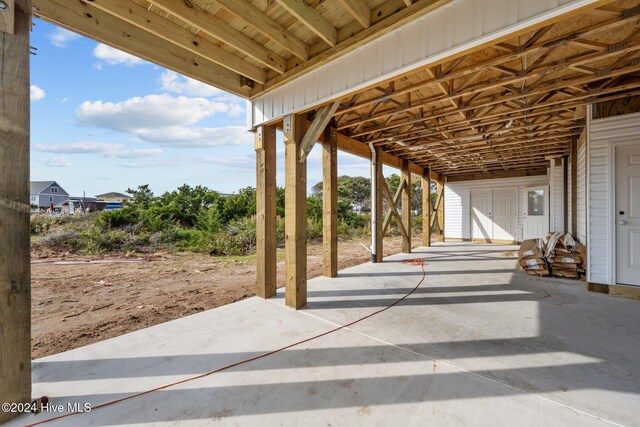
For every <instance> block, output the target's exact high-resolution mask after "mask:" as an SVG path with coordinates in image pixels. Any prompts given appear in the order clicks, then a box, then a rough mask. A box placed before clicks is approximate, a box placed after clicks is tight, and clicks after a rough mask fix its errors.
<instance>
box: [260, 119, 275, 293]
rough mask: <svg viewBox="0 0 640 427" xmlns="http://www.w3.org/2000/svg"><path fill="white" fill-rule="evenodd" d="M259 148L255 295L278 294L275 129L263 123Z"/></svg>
mask: <svg viewBox="0 0 640 427" xmlns="http://www.w3.org/2000/svg"><path fill="white" fill-rule="evenodd" d="M255 149H256V273H257V277H256V294H257V295H258V296H259V297H260V298H270V297H272V296H274V295H275V294H276V285H277V282H276V264H277V259H276V254H277V249H276V128H275V126H260V127H258V128H257V129H256V132H255Z"/></svg>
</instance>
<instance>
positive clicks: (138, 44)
mask: <svg viewBox="0 0 640 427" xmlns="http://www.w3.org/2000/svg"><path fill="white" fill-rule="evenodd" d="M449 1H451V0H417V1H416V2H415V3H413V4H412V2H411V1H409V0H386V1H382V0H305V1H303V0H275V1H266V0H90V1H89V0H87V1H84V0H77V1H64V0H33V5H34V13H35V15H36V16H37V17H39V18H42V19H44V20H47V21H50V22H53V23H55V24H57V25H60V26H62V27H64V28H67V29H69V30H71V31H75V32H78V33H81V34H84V35H85V36H88V37H91V38H94V39H96V40H99V41H101V42H103V43H105V44H108V45H110V46H113V47H116V48H118V49H121V50H124V51H126V52H129V53H131V54H133V55H136V56H139V57H142V58H145V59H147V60H149V61H151V62H155V63H157V64H159V65H162V66H165V67H167V68H171V69H174V70H176V71H179V72H181V73H184V74H187V75H189V76H190V77H193V78H196V79H198V80H201V81H203V82H206V83H209V84H211V85H213V86H216V87H218V88H220V89H223V90H225V91H228V92H231V93H234V94H236V95H239V96H242V97H244V98H252V97H255V96H258V95H259V94H260V93H262V92H263V91H264V90H267V89H271V88H275V87H277V86H278V85H280V84H283V83H285V82H287V81H289V80H291V79H293V78H294V77H296V76H298V75H300V74H301V73H305V72H308V71H309V70H311V69H313V68H315V67H318V66H320V65H322V64H323V63H325V62H326V61H329V60H331V59H333V58H336V57H338V56H340V55H341V54H343V53H345V52H347V51H349V50H352V49H354V48H356V47H358V46H360V45H362V44H364V43H366V42H368V41H369V40H372V39H374V38H376V37H378V36H380V35H382V34H384V33H386V32H388V31H392V30H393V29H395V28H397V27H398V26H400V25H402V24H404V23H406V22H408V21H409V20H411V19H415V18H417V17H419V16H421V15H424V14H425V13H428V12H429V11H431V10H433V9H435V8H437V7H439V6H441V5H443V4H446V3H448V2H449Z"/></svg>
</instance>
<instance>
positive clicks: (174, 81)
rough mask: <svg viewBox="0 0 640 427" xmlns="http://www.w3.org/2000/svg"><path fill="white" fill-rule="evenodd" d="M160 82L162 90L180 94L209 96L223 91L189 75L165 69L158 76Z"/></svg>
mask: <svg viewBox="0 0 640 427" xmlns="http://www.w3.org/2000/svg"><path fill="white" fill-rule="evenodd" d="M159 82H160V84H161V85H162V90H166V91H167V92H175V93H179V94H181V95H189V96H196V97H211V96H218V95H221V94H223V92H222V91H221V90H220V89H218V88H215V87H213V86H210V85H208V84H205V83H202V82H199V81H198V80H194V79H192V78H190V77H185V76H181V75H180V74H178V73H176V72H174V71H170V70H167V71H165V72H164V73H162V75H161V76H160V79H159Z"/></svg>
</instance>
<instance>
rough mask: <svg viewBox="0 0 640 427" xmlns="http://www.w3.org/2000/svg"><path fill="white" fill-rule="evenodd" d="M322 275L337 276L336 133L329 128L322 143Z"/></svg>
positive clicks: (333, 129)
mask: <svg viewBox="0 0 640 427" xmlns="http://www.w3.org/2000/svg"><path fill="white" fill-rule="evenodd" d="M322 255H323V274H324V275H325V276H326V277H336V276H337V275H338V131H337V130H336V129H335V128H329V129H327V130H326V132H325V138H324V142H323V143H322Z"/></svg>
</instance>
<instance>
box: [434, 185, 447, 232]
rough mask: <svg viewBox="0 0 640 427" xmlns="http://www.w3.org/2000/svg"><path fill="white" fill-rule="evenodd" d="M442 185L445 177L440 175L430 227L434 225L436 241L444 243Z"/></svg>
mask: <svg viewBox="0 0 640 427" xmlns="http://www.w3.org/2000/svg"><path fill="white" fill-rule="evenodd" d="M444 183H445V177H444V176H443V175H440V176H439V177H438V179H437V180H436V194H437V195H438V196H437V198H436V205H435V206H434V211H435V212H434V215H433V217H432V218H431V226H432V227H433V224H435V225H436V228H437V230H438V235H437V237H436V241H438V242H444Z"/></svg>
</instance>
